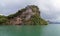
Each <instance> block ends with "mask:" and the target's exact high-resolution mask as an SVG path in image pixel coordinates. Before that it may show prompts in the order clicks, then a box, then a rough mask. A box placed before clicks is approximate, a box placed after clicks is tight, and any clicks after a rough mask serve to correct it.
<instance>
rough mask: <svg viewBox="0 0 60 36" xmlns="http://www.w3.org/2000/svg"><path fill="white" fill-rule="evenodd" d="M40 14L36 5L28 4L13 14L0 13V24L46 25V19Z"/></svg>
mask: <svg viewBox="0 0 60 36" xmlns="http://www.w3.org/2000/svg"><path fill="white" fill-rule="evenodd" d="M40 14H41V13H40V11H39V8H38V7H37V6H35V5H28V6H27V7H25V8H23V9H21V10H18V11H17V12H16V13H14V14H10V15H8V16H4V15H0V25H47V24H48V23H47V21H45V20H44V19H42V18H41V16H40Z"/></svg>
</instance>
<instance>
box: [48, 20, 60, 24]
mask: <svg viewBox="0 0 60 36" xmlns="http://www.w3.org/2000/svg"><path fill="white" fill-rule="evenodd" d="M47 22H48V23H49V24H60V22H54V21H47Z"/></svg>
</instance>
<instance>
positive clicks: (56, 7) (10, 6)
mask: <svg viewBox="0 0 60 36" xmlns="http://www.w3.org/2000/svg"><path fill="white" fill-rule="evenodd" d="M27 5H37V6H38V7H39V8H40V11H41V16H42V18H44V19H47V20H52V21H59V19H60V18H59V17H60V0H0V13H2V14H4V15H9V14H12V13H15V12H16V11H17V10H19V9H21V8H24V7H26V6H27Z"/></svg>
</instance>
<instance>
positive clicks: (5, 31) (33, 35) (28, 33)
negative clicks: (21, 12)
mask: <svg viewBox="0 0 60 36" xmlns="http://www.w3.org/2000/svg"><path fill="white" fill-rule="evenodd" d="M0 36H60V24H49V25H41V26H38V25H37V26H18V25H16V26H11V25H8V26H0Z"/></svg>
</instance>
